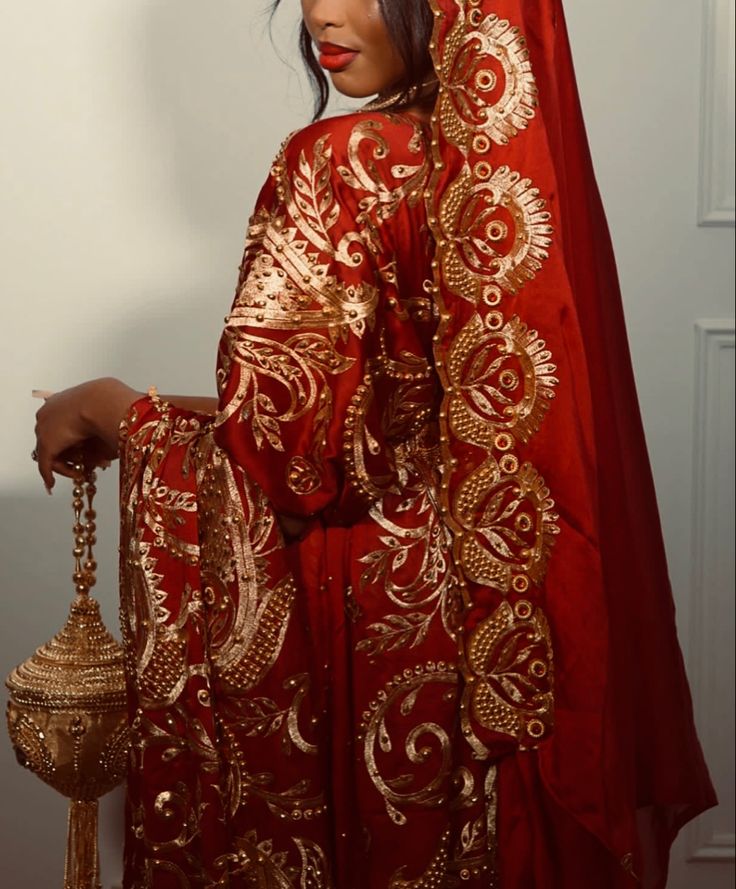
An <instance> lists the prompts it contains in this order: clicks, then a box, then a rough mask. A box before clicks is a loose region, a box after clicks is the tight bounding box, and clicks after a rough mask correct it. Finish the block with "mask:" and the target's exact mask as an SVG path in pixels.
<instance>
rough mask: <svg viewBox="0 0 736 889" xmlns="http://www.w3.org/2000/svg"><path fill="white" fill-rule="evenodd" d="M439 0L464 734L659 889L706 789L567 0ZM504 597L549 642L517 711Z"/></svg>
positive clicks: (444, 275)
mask: <svg viewBox="0 0 736 889" xmlns="http://www.w3.org/2000/svg"><path fill="white" fill-rule="evenodd" d="M431 5H432V8H433V11H434V15H435V20H436V24H435V33H434V41H433V53H434V59H435V67H436V70H437V73H438V76H439V79H440V98H439V102H438V105H437V109H436V112H435V115H434V117H433V142H432V145H433V171H434V172H433V178H432V184H431V191H430V193H429V196H428V201H429V213H430V223H431V225H432V228H433V232H434V235H435V238H436V241H437V244H438V249H437V256H436V262H435V294H436V298H437V299H438V300H439V301H440V302H441V305H442V312H443V315H442V323H441V327H440V332H439V336H438V340H437V343H436V348H435V355H436V359H437V366H438V368H440V373H441V376H442V379H443V384H444V388H445V402H444V406H443V410H442V414H441V422H442V424H443V435H442V441H443V446H444V453H445V459H444V466H445V470H444V482H443V497H444V509H445V511H446V515H447V519H448V522H449V523H450V525H451V527H452V529H453V531H454V534H455V555H456V560H457V562H458V564H459V565H460V566H461V569H462V573H463V575H464V579H465V600H466V606H467V618H466V635H467V643H466V649H465V659H464V672H465V676H466V680H467V683H468V686H467V687H468V689H469V692H468V693H467V694H466V699H465V708H464V726H465V729H464V730H465V734H466V737H468V738H469V739H470V740H471V742H472V743H473V744H474V745H475V747H476V749H477V751H478V755H488V753H489V752H491V753H492V752H494V751H500V750H503V749H507V748H508V746H509V745H516V746H518V748H519V749H520V750H522V751H523V750H533V749H536V750H537V751H538V757H539V779H538V778H536V777H534V775H535V770H534V769H533V768H532V767H531V765H530V763H531V760H530V759H525V758H524V757H523V756H521V757H515V758H513V757H512V758H506V759H502V760H501V762H502V765H501V769H500V778H499V797H500V799H501V800H504V799H505V800H512V799H522V798H524V797H525V796H529V795H531V796H532V797H538V811H539V816H538V821H539V827H540V831H539V834H538V835H537V836H536V841H535V842H541V839H540V838H541V837H542V836H543V835H544V834H545V833H546V835H547V837H548V840H547V841H548V842H549V843H551V845H552V846H554V847H556V849H555V852H556V854H558V855H562V856H564V855H566V854H568V853H567V852H566V851H565V849H566V846H565V836H566V835H568V836H569V832H568V831H569V829H570V827H571V826H570V825H568V824H567V822H566V819H565V817H563V816H562V815H561V814H560V813H559V812H556V811H555V810H556V809H557V808H558V807H559V809H562V810H564V811H565V812H566V813H568V814H569V815H571V816H572V817H573V818H574V820H575V821H576V822H578V823H579V824H581V825H584V827H585V828H586V829H587V830H588V831H590V832H591V833H592V834H594V835H595V836H596V837H598V838H599V840H600V841H601V842H602V844H603V845H604V846H605V847H606V848H607V849H609V850H610V851H611V852H613V853H614V855H615V856H616V857H617V858H618V859H619V860H620V861H621V863H622V865H623V867H624V869H625V870H628V871H629V872H630V873H633V874H636V875H637V876H638V877H640V878H641V879H642V880H643V883H644V885H647V886H662V885H663V881H664V875H665V874H666V867H667V865H666V861H667V856H668V852H669V846H670V843H671V842H672V840H673V838H674V836H675V835H676V832H677V830H678V829H679V828H680V827H681V826H682V825H683V824H684V823H685V822H686V821H687V820H689V819H690V818H692V817H694V816H695V815H696V814H698V813H699V812H701V811H702V810H704V809H705V808H707V807H709V806H712V805H713V804H714V794H713V790H712V787H711V784H710V780H709V777H708V773H707V769H706V767H705V764H704V761H703V757H702V753H701V750H700V747H699V744H698V740H697V738H696V735H695V731H694V728H693V720H692V708H691V702H690V695H689V690H688V686H687V680H686V678H685V673H684V668H683V663H682V658H681V654H680V650H679V647H678V643H677V638H676V630H675V621H674V609H673V603H672V597H671V592H670V585H669V581H668V575H667V566H666V562H665V552H664V547H663V542H662V536H661V530H660V522H659V517H658V512H657V505H656V499H655V492H654V487H653V483H652V477H651V472H650V468H649V461H648V456H647V452H646V444H645V439H644V433H643V429H642V424H641V418H640V413H639V407H638V402H637V396H636V390H635V385H634V378H633V373H632V368H631V360H630V355H629V349H628V344H627V338H626V330H625V325H624V317H623V311H622V306H621V297H620V292H619V286H618V280H617V273H616V266H615V261H614V257H613V253H612V248H611V241H610V236H609V232H608V228H607V225H606V220H605V216H604V212H603V208H602V205H601V200H600V196H599V192H598V188H597V186H596V181H595V178H594V173H593V169H592V165H591V160H590V155H589V149H588V144H587V139H586V134H585V129H584V124H583V120H582V115H581V110H580V105H579V99H578V94H577V88H576V83H575V75H574V71H573V64H572V59H571V55H570V49H569V42H568V36H567V32H566V27H565V21H564V15H563V11H562V7H561V3H560V0H431ZM520 381H521V384H520ZM499 603H503V604H502V605H501V607H502V608H505V609H507V610H505V611H503V615H504V617H503V619H504V620H507V621H508V622H509V625H511V624H512V623H514V622H515V621H516V622H517V623H518V625H519V628H520V630H522V629H523V630H524V633H523V634H522V639H523V641H520V642H519V643H518V644H519V645H522V644H528V642H529V640H531V643H532V644H533V645H535V646H536V647H537V652H536V654H537V655H538V657H537V659H536V660H535V661H532V666H531V668H530V675H529V677H528V678H529V688H530V689H532V688H533V689H534V690H533V691H532V692H531V693H530V694H529V696H528V697H527V698H526V699H525V700H523V701H519V702H517V703H518V706H517V707H516V712H513V713H510V712H507V711H505V710H503V709H499V708H498V706H495V707H494V706H493V703H494V702H493V696H492V694H491V693H490V687H489V683H488V677H489V676H491V675H492V674H493V672H494V666H497V663H495V664H494V660H493V659H494V656H496V655H498V652H497V651H496V650H495V649H494V648H493V646H491V645H489V644H488V641H489V633H490V631H491V627H490V626H489V618H488V615H489V613H490V614H495V615H498V609H499ZM550 627H551V630H550ZM512 709H513V708H512ZM539 781H541V786H543V787H544V792H541V791H540V785H539V783H538V782H539ZM547 795H548V797H549V802H548V803H546V804H545V802H544V797H545V796H547ZM528 808H529V804H528V802H527V804H526V805H525V806H523V807H520V809H519V814H520V815H521V814H522V812H523V811H524V810H527V811H528ZM507 815H508V813H507ZM527 817H528V816H527ZM545 821H547V822H548V824H547V827H549V824H551V823H554V824H556V825H557V827H552V829H551V832H550V831H548V830H546V828H545V826H544V824H543V822H545ZM504 824H505V825H506V828H504V827H503V825H504ZM504 830H506V834H505V835H504ZM530 836H531V837H534V836H535V830H534V827H531V828H530V827H529V826H528V825H527V826H525V827H522V826H520V825H519V824H518V823H516V824H515V823H514V822H513V819H511V818H508V817H507V818H504V819H501V834H500V836H499V847H500V849H501V850H504V849H505V850H506V851H502V852H501V855H502V857H503V858H504V860H507V861H509V860H511V859H512V857H513V856H512V855H510V854H509V852H508V849H509V844H511V845H512V846H513V844H514V842H515V840H516V839H518V840H520V841H521V845H519V846H518V848H517V851H518V853H519V856H520V858H519V860H523V858H524V848H525V846H526V849H527V854H528V852H529V843H530ZM569 852H570V854H574V847H572V848H571V849H570V850H569ZM549 860H554V855H553V856H552V858H551V859H549ZM519 866H520V867H522V866H523V867H527V868H529V867H531V866H530V865H529V864H528V863H525V864H524V865H519ZM512 869H513V868H512ZM580 873H581V878H584V877H585V874H586V870H585V866H584V865H583V866H582V867H581V871H580ZM588 873H589V874H590V873H595V870H589V871H588ZM528 879H529V882H528V884H529V885H534V886H538V885H539V886H542V885H547V883H546V882H545V881H544V878H543V877H540V876H537V875H535V878H534V880H535V881H534V882H533V883H532V880H531V871H529V878H528ZM523 884H524V883H523V881H522V882H515V881H514V880H513V878H511V877H510V875H509V885H513V886H516V885H523ZM583 884H584V882H581V884H580V885H583ZM502 885H506V884H505V883H503V884H502Z"/></svg>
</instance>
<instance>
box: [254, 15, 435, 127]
mask: <svg viewBox="0 0 736 889" xmlns="http://www.w3.org/2000/svg"><path fill="white" fill-rule="evenodd" d="M281 2H282V0H273V3H272V4H271V15H273V14H274V13H275V12H276V10H277V9H278V8H279V6H280V5H281ZM378 2H379V5H380V7H381V12H382V14H383V18H384V21H385V22H386V28H387V30H388V33H389V37H390V38H391V40H392V42H393V44H394V46H395V47H396V49H397V50H398V53H399V55H400V56H401V59H402V61H403V62H404V67H405V69H406V75H405V77H404V78H403V79H402V80H400V81H399V82H398V83H396V84H393V88H394V89H395V90H396V92H397V93H398V98H397V101H396V106H395V107H397V108H398V107H401V106H402V105H406V104H408V103H409V102H411V101H414V99H415V97H416V95H417V92H418V91H419V88H420V87H421V86H422V85H423V84H424V83H425V81H426V80H427V78H428V77H429V76H430V75H431V73H432V69H433V68H432V57H431V55H430V52H429V44H430V41H431V39H432V29H433V24H434V19H433V16H432V11H431V9H430V8H429V0H378ZM299 49H300V51H301V54H302V59H303V60H304V64H305V65H306V68H307V73H308V74H309V80H310V82H311V85H312V89H313V91H314V119H315V120H317V119H318V118H320V117H322V115H323V114H324V112H325V108H326V107H327V101H328V99H329V96H330V86H329V81H328V80H327V77H326V75H325V72H324V71H323V70H322V68H321V67H320V64H319V62H318V61H317V56H316V55H315V53H314V46H313V44H312V38H311V37H310V36H309V31H307V27H306V25H305V24H304V22H302V26H301V30H300V32H299ZM431 98H432V100H434V96H432V97H431Z"/></svg>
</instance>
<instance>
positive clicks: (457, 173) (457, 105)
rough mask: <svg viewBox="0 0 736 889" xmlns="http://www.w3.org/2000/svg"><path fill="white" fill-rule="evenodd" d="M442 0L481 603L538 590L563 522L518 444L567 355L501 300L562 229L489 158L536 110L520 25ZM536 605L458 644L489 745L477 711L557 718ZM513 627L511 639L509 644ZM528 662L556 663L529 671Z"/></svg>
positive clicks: (454, 311) (447, 492)
mask: <svg viewBox="0 0 736 889" xmlns="http://www.w3.org/2000/svg"><path fill="white" fill-rule="evenodd" d="M431 5H432V8H433V11H434V13H435V17H436V18H435V33H434V40H433V46H432V51H433V60H434V64H435V69H436V71H437V73H438V77H439V80H440V97H439V102H438V107H437V111H436V113H435V116H434V117H433V121H432V123H433V132H432V160H433V165H434V170H433V173H432V175H431V177H430V186H429V189H428V191H427V193H426V200H427V208H428V217H429V224H430V227H431V229H432V232H433V234H434V236H435V239H436V242H437V257H436V260H435V263H434V271H435V280H434V285H433V288H432V292H433V294H434V298H435V300H436V302H437V304H438V307H439V312H440V324H439V328H438V331H437V335H436V336H435V344H436V345H435V359H436V365H437V369H438V372H439V375H440V378H441V380H442V384H443V388H444V391H445V400H444V404H443V407H442V410H441V412H440V429H441V435H440V444H441V446H442V464H443V478H442V485H441V498H442V506H441V509H442V512H443V515H444V516H445V518H446V520H447V522H448V525H449V526H450V528H451V530H452V532H453V535H454V555H455V560H456V562H457V564H458V565H459V566H460V568H461V578H460V580H461V584H462V587H463V590H464V595H465V601H466V605H467V606H468V608H470V607H472V603H473V591H472V590H471V589H470V588H469V587H468V584H470V583H477V584H480V585H483V586H485V587H486V588H488V587H490V588H492V589H495V590H497V591H499V592H501V593H502V594H503V595H505V596H511V595H513V596H515V597H518V596H530V595H532V594H536V590H534V589H533V587H536V588H537V589H539V588H541V587H542V585H543V582H544V579H545V576H546V568H547V562H548V558H549V555H550V551H551V548H552V544H553V542H554V539H555V536H556V535H557V534H558V533H559V528H558V526H557V524H556V521H557V516H556V514H555V512H554V502H553V499H552V497H551V495H550V491H549V490H548V488H547V486H546V484H545V482H544V480H543V479H542V478H541V476H540V475H539V473H538V472H537V471H536V469H535V468H534V467H533V466H532V465H531V464H530V463H529V462H528V461H524V460H523V457H522V453H523V452H522V445H523V444H525V443H526V442H527V441H529V439H530V438H531V437H532V436H533V435H534V434H535V433H536V432H537V430H538V429H539V427H540V425H541V423H542V422H543V420H544V416H545V413H546V411H547V410H548V408H549V405H550V401H551V398H552V396H553V395H554V388H555V386H556V385H557V384H558V380H557V379H556V377H555V376H554V374H555V371H556V368H555V366H554V364H553V363H552V356H551V353H550V352H549V350H548V349H547V348H546V345H545V343H544V342H543V340H542V339H541V338H540V336H539V334H538V333H537V332H536V331H533V330H529V329H528V328H527V327H526V325H525V324H524V323H523V322H522V321H521V320H520V318H519V317H517V316H513V317H511V318H508V317H506V316H505V315H504V313H503V311H502V304H503V302H504V298H508V297H509V296H510V295H513V294H516V293H518V292H519V291H520V290H521V289H522V288H523V287H524V286H525V285H526V284H527V283H528V282H530V281H531V280H533V279H534V278H535V276H536V275H537V273H538V272H540V270H541V269H542V266H543V264H544V262H545V260H547V258H548V255H549V248H550V246H551V236H552V233H553V230H552V227H551V225H550V221H551V218H550V214H549V212H548V211H547V209H546V203H545V200H544V199H543V198H542V197H541V196H540V193H539V190H538V189H537V188H536V187H534V185H533V183H532V182H531V181H530V180H529V179H526V178H523V174H522V173H520V172H515V171H512V169H511V168H510V167H509V166H508V165H499V166H496V167H495V168H494V167H492V166H491V163H490V159H491V158H494V159H495V153H494V152H491V147H492V145H499V146H504V145H506V144H507V143H508V142H509V140H510V139H511V138H512V137H515V136H518V135H519V133H520V131H522V130H524V129H525V128H526V127H527V126H528V125H529V123H530V122H531V120H532V119H533V117H534V114H535V110H534V109H535V107H536V104H537V101H536V99H537V90H536V85H535V82H534V76H533V72H532V70H531V65H530V62H529V54H528V51H527V49H526V45H525V40H524V37H523V36H522V34H521V33H520V31H519V29H518V28H517V27H515V26H513V25H512V24H510V23H509V22H508V21H504V20H501V19H500V18H499V17H498V16H496V15H488V16H484V15H483V11H482V9H481V8H480V3H479V0H466V2H463V0H455V4H454V5H455V7H456V8H455V9H454V10H453V11H450V10H449V9H448V10H445V9H444V8H442V7H441V6H440V4H439V3H438V2H437V0H431ZM448 20H450V21H449V22H448ZM439 47H442V51H440V50H439V49H438V48H439ZM453 146H454V148H455V149H456V151H455V152H453V150H452V148H453ZM489 152H491V153H490V154H489ZM499 156H500V157H502V154H501V155H499ZM526 606H527V603H526V602H525V601H524V602H518V603H517V607H519V608H522V610H523V609H524V608H525V607H526ZM529 607H530V608H533V607H532V606H529ZM532 613H533V616H532ZM532 613H530V615H529V616H528V618H527V619H523V618H522V617H521V615H520V614H518V613H517V612H515V611H514V606H513V605H512V604H510V603H502V605H501V606H500V608H499V609H498V610H497V611H496V613H495V614H494V615H492V616H491V617H490V618H488V619H487V620H486V621H484V622H482V623H481V624H480V625H479V626H478V627H476V628H475V630H474V631H473V633H472V634H470V638H469V639H467V640H464V642H462V643H461V645H460V649H461V650H460V665H461V669H462V673H463V676H464V677H465V679H466V682H467V683H468V689H469V690H468V692H467V693H466V695H465V696H464V698H463V701H464V705H463V706H464V715H463V719H464V729H463V730H464V733H465V736H466V738H467V740H468V742H469V743H470V744H471V746H472V747H473V750H474V752H475V754H476V756H478V757H481V758H483V757H486V756H488V755H489V754H490V751H489V750H488V749H487V747H486V746H485V744H484V743H483V742H481V740H480V739H479V738H478V736H477V733H476V728H475V725H480V726H481V727H483V728H484V729H486V730H489V731H491V732H498V733H500V734H505V735H510V736H511V737H514V738H516V739H517V740H518V742H519V743H520V744H521V745H523V746H534V745H535V744H538V743H539V741H540V740H541V738H543V737H544V736H546V734H547V733H548V731H549V729H550V727H551V724H552V687H551V672H552V667H551V664H552V655H551V641H550V637H549V633H548V631H547V630H546V622H545V620H544V616H543V614H542V612H541V610H539V609H538V608H533V612H532ZM504 628H505V629H504ZM502 629H503V631H504V633H506V635H507V637H508V638H507V642H508V645H507V646H505V647H504V646H503V645H501V648H500V649H497V648H496V647H495V646H496V642H497V641H498V640H497V636H498V639H500V638H501V636H502V635H503V634H502V632H501V631H502ZM525 634H526V635H528V637H529V638H528V641H529V646H527V647H528V649H529V651H532V650H534V651H538V655H535V658H534V667H533V668H532V667H531V665H527V664H526V660H527V658H526V655H524V656H522V653H523V652H524V651H526V649H525V648H524V647H523V646H521V643H520V642H519V643H518V645H517V640H518V639H521V638H523V637H524V636H525ZM506 658H510V661H509V664H513V663H515V659H518V660H519V664H518V665H517V666H518V669H516V671H514V670H511V672H512V673H514V675H513V677H512V676H511V675H507V672H508V671H507V666H508V664H506V660H505V659H506ZM504 665H505V666H504ZM527 666H528V667H529V669H533V670H539V671H541V670H542V669H544V676H541V675H540V676H537V675H536V674H533V675H532V676H531V677H528V676H526V675H523V676H522V674H521V673H519V677H521V678H519V677H517V676H516V673H518V672H519V670H520V669H521V668H522V667H523V669H525V670H526V669H527ZM510 669H511V668H510V667H509V670H510ZM488 671H490V672H488ZM494 671H495V672H494ZM496 673H497V674H498V675H496ZM494 683H495V685H494ZM470 701H472V706H471V704H470ZM474 723H475V724H474Z"/></svg>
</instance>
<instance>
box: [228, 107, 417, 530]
mask: <svg viewBox="0 0 736 889" xmlns="http://www.w3.org/2000/svg"><path fill="white" fill-rule="evenodd" d="M356 121H357V122H356ZM425 176H426V167H425V154H424V151H423V144H422V140H421V132H420V131H416V130H415V129H414V128H413V127H412V126H410V125H407V124H406V123H405V122H404V123H401V124H399V123H396V122H391V121H390V120H389V119H388V118H384V119H383V120H379V119H376V118H375V117H371V116H367V115H364V116H358V117H356V116H353V117H352V118H344V119H338V120H337V121H334V120H333V121H330V122H325V123H323V124H316V125H313V126H311V127H309V128H307V129H306V130H303V131H301V132H300V133H297V134H296V135H295V136H293V137H292V138H291V139H290V140H289V141H288V142H287V143H286V145H285V146H284V148H283V149H282V151H281V153H280V155H279V157H278V158H277V160H276V162H275V164H274V166H273V169H272V171H271V177H270V180H269V182H268V183H267V184H266V186H265V187H264V189H263V191H262V193H261V196H260V199H259V202H258V205H257V209H256V212H255V214H254V216H253V218H252V219H251V224H250V228H249V233H248V239H247V243H246V249H245V257H244V262H243V266H242V271H241V276H240V280H239V285H238V290H237V294H236V298H235V302H234V305H233V308H232V311H231V314H230V316H229V318H228V319H227V326H226V329H225V332H224V334H223V338H222V341H221V345H220V354H219V366H218V385H219V392H220V411H219V415H218V417H217V420H216V439H217V443H218V444H219V445H220V446H221V447H222V448H223V449H224V450H225V451H227V453H228V454H229V456H230V457H231V459H233V460H234V461H235V462H237V463H238V464H240V465H241V466H242V467H243V468H244V469H245V470H246V471H247V472H248V474H249V475H250V476H251V478H252V479H253V480H254V481H255V482H256V483H257V484H258V485H259V486H260V487H261V488H262V490H263V491H264V492H265V493H266V495H267V497H268V498H269V500H270V501H271V503H272V505H273V506H274V508H275V509H276V511H277V512H280V513H283V514H286V515H292V516H298V517H309V516H312V515H314V514H316V513H326V514H327V515H326V518H327V519H328V520H333V521H335V522H336V523H340V524H343V523H345V524H346V523H349V522H350V521H351V520H352V519H353V518H354V517H356V515H359V514H360V513H362V512H363V511H364V510H365V508H366V506H367V505H368V503H369V502H370V501H371V500H372V499H375V497H376V496H378V495H379V494H380V493H381V492H382V490H383V489H385V488H386V487H387V486H390V484H391V481H392V478H393V476H394V468H393V466H392V464H391V455H390V449H387V448H385V447H384V446H383V443H382V442H381V440H380V438H381V436H382V434H383V433H382V430H381V422H380V417H379V416H378V409H377V407H376V405H375V402H374V403H373V406H371V405H366V404H365V403H364V400H363V394H364V393H365V391H366V390H367V389H368V388H370V387H371V380H370V373H371V365H372V362H373V361H374V359H375V358H376V356H378V355H379V354H380V352H381V348H382V337H383V335H384V329H385V324H384V312H385V305H386V301H387V299H390V294H389V291H390V290H391V289H392V288H393V287H395V283H396V282H395V274H394V267H393V265H394V264H393V263H392V258H391V257H392V251H391V249H390V248H389V247H388V246H387V245H388V244H390V241H391V236H390V229H391V228H392V227H393V226H394V225H396V224H397V214H398V217H399V218H401V214H402V213H405V212H407V208H411V207H412V206H413V207H418V206H420V205H421V199H422V189H423V183H424V179H425ZM371 412H373V414H374V416H373V417H371ZM357 413H361V422H360V424H359V425H360V429H361V441H357V440H356V425H358V424H356V414H357ZM366 429H371V430H372V431H371V433H369V434H367V435H366V434H365V430H366ZM369 480H370V481H369Z"/></svg>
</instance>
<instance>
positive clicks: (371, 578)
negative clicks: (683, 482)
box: [356, 476, 461, 657]
mask: <svg viewBox="0 0 736 889" xmlns="http://www.w3.org/2000/svg"><path fill="white" fill-rule="evenodd" d="M370 515H371V518H372V519H373V521H374V522H376V523H377V524H378V525H379V526H380V528H381V529H382V531H383V534H382V536H381V547H380V549H377V550H374V551H372V552H369V553H367V554H366V555H365V556H363V557H362V558H361V560H360V561H361V562H362V563H363V564H364V565H365V566H366V568H365V570H364V571H363V573H362V575H361V595H363V594H364V591H365V589H366V587H368V586H370V585H373V584H378V585H379V589H380V590H381V592H383V593H385V595H386V597H387V599H388V601H389V605H390V607H392V608H397V609H398V613H393V614H392V613H389V614H386V615H385V616H384V617H382V618H381V620H380V621H378V622H376V623H373V624H371V625H370V626H369V627H368V630H369V631H370V632H371V634H372V635H371V636H369V637H368V638H366V639H362V640H360V642H358V644H357V646H356V650H357V651H363V652H365V653H366V654H368V655H369V656H371V657H372V656H374V655H377V654H383V653H384V652H387V651H396V650H398V649H400V648H404V647H406V648H416V647H417V646H418V645H420V644H421V643H422V642H423V641H424V640H425V639H426V638H427V635H428V634H429V631H430V627H431V626H432V624H433V622H434V621H435V619H436V618H438V617H439V619H440V620H441V621H442V626H443V628H444V631H445V633H446V634H447V635H448V636H449V638H450V639H453V640H454V639H455V638H456V631H457V625H458V623H459V612H460V607H461V603H460V597H459V594H458V590H457V583H456V579H455V575H454V572H453V566H452V563H451V557H450V556H451V548H452V541H451V539H450V536H449V534H448V531H447V529H446V528H445V526H444V523H443V522H442V520H441V518H440V515H439V512H438V509H437V505H436V503H435V501H434V490H433V487H432V486H431V485H428V484H427V482H426V480H424V479H422V478H421V476H420V477H414V479H413V480H412V482H410V483H409V484H407V485H406V487H405V493H404V497H403V498H402V501H401V503H400V504H399V505H398V506H396V507H394V508H393V509H392V510H391V512H390V513H388V510H387V503H386V501H385V500H381V501H379V502H378V503H376V504H375V505H374V506H373V507H372V509H371V513H370ZM405 517H408V521H407V524H400V522H401V521H402V519H405ZM417 520H419V521H420V523H419V524H416V522H417Z"/></svg>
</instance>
